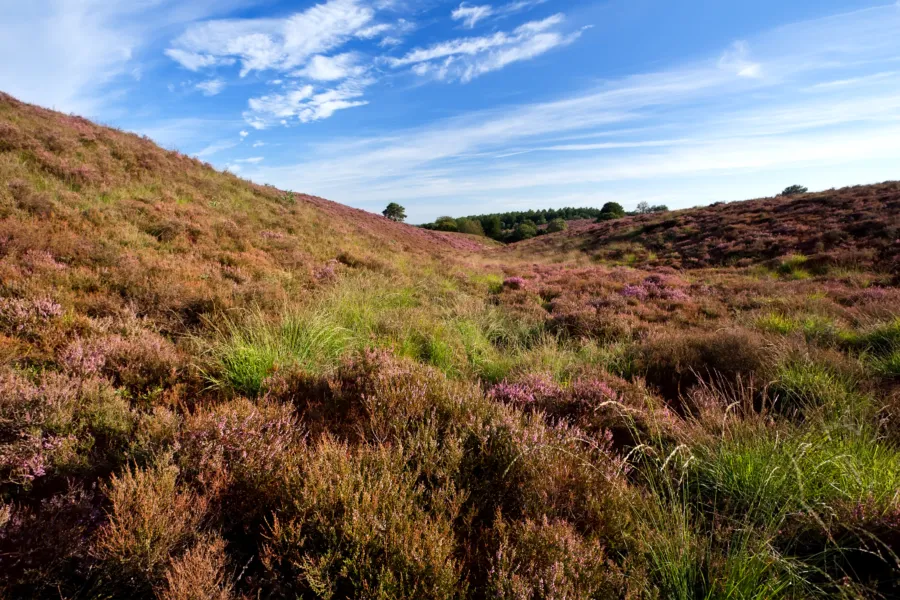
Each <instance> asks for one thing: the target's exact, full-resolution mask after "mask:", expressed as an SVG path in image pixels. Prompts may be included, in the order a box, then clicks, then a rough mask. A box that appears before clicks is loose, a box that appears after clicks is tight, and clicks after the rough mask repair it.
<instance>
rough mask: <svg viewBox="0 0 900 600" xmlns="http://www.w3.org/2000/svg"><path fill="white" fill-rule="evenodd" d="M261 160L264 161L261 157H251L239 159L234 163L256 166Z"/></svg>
mask: <svg viewBox="0 0 900 600" xmlns="http://www.w3.org/2000/svg"><path fill="white" fill-rule="evenodd" d="M263 160H265V159H264V158H263V157H262V156H253V157H251V158H239V159H237V160H235V161H234V162H236V163H248V164H251V165H256V164H259V163H261V162H262V161H263Z"/></svg>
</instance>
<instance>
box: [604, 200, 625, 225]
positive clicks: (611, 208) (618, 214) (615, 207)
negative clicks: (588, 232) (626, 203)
mask: <svg viewBox="0 0 900 600" xmlns="http://www.w3.org/2000/svg"><path fill="white" fill-rule="evenodd" d="M624 216H625V209H624V208H623V207H622V205H621V204H619V203H618V202H607V203H606V204H604V205H603V207H602V208H601V209H600V215H599V216H598V217H597V221H598V222H599V221H610V220H612V219H621V218H622V217H624Z"/></svg>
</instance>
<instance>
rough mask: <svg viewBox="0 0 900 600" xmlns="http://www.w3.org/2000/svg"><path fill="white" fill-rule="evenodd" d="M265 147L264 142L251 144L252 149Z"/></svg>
mask: <svg viewBox="0 0 900 600" xmlns="http://www.w3.org/2000/svg"><path fill="white" fill-rule="evenodd" d="M265 145H266V143H265V142H253V147H254V148H262V147H263V146H265Z"/></svg>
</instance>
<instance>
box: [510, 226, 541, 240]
mask: <svg viewBox="0 0 900 600" xmlns="http://www.w3.org/2000/svg"><path fill="white" fill-rule="evenodd" d="M537 232H538V231H537V226H536V225H535V224H534V222H532V221H522V222H521V223H519V224H518V225H516V229H515V231H514V232H513V241H514V242H520V241H522V240H527V239H528V238H533V237H534V236H536V235H537Z"/></svg>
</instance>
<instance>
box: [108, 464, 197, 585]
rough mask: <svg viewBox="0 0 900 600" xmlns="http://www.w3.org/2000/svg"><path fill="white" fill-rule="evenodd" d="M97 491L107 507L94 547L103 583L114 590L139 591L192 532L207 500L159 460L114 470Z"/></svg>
mask: <svg viewBox="0 0 900 600" xmlns="http://www.w3.org/2000/svg"><path fill="white" fill-rule="evenodd" d="M103 491H104V493H105V494H106V495H107V496H108V498H109V504H110V508H109V511H108V522H107V523H106V525H104V526H103V528H102V529H101V530H100V531H99V533H98V536H97V541H96V553H97V556H98V558H99V559H100V560H101V561H102V563H103V569H104V573H105V578H106V579H105V580H106V583H107V585H108V586H109V587H110V589H111V590H118V591H119V592H118V593H126V592H127V593H135V594H145V593H147V592H148V591H149V590H150V589H151V588H152V587H153V585H154V584H157V583H158V582H160V581H161V579H162V578H163V577H164V575H165V569H166V565H167V564H168V562H169V560H170V558H172V557H173V556H175V555H176V554H177V553H179V552H181V551H183V550H184V549H186V548H188V547H189V546H190V544H191V542H192V540H194V538H195V537H196V536H197V534H198V529H199V526H200V525H201V523H202V521H203V519H204V518H205V516H206V507H207V501H206V500H205V499H204V498H203V497H200V496H198V495H196V494H194V493H193V492H191V491H189V490H187V489H184V488H183V487H182V486H181V485H179V483H178V470H177V468H176V467H175V466H174V465H171V464H166V463H165V462H161V461H160V462H158V463H157V464H155V465H153V466H151V467H149V468H147V469H139V468H133V469H128V470H126V471H125V472H124V473H122V474H121V475H114V476H113V477H112V479H111V481H110V483H109V485H108V486H106V487H105V488H104V490H103Z"/></svg>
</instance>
